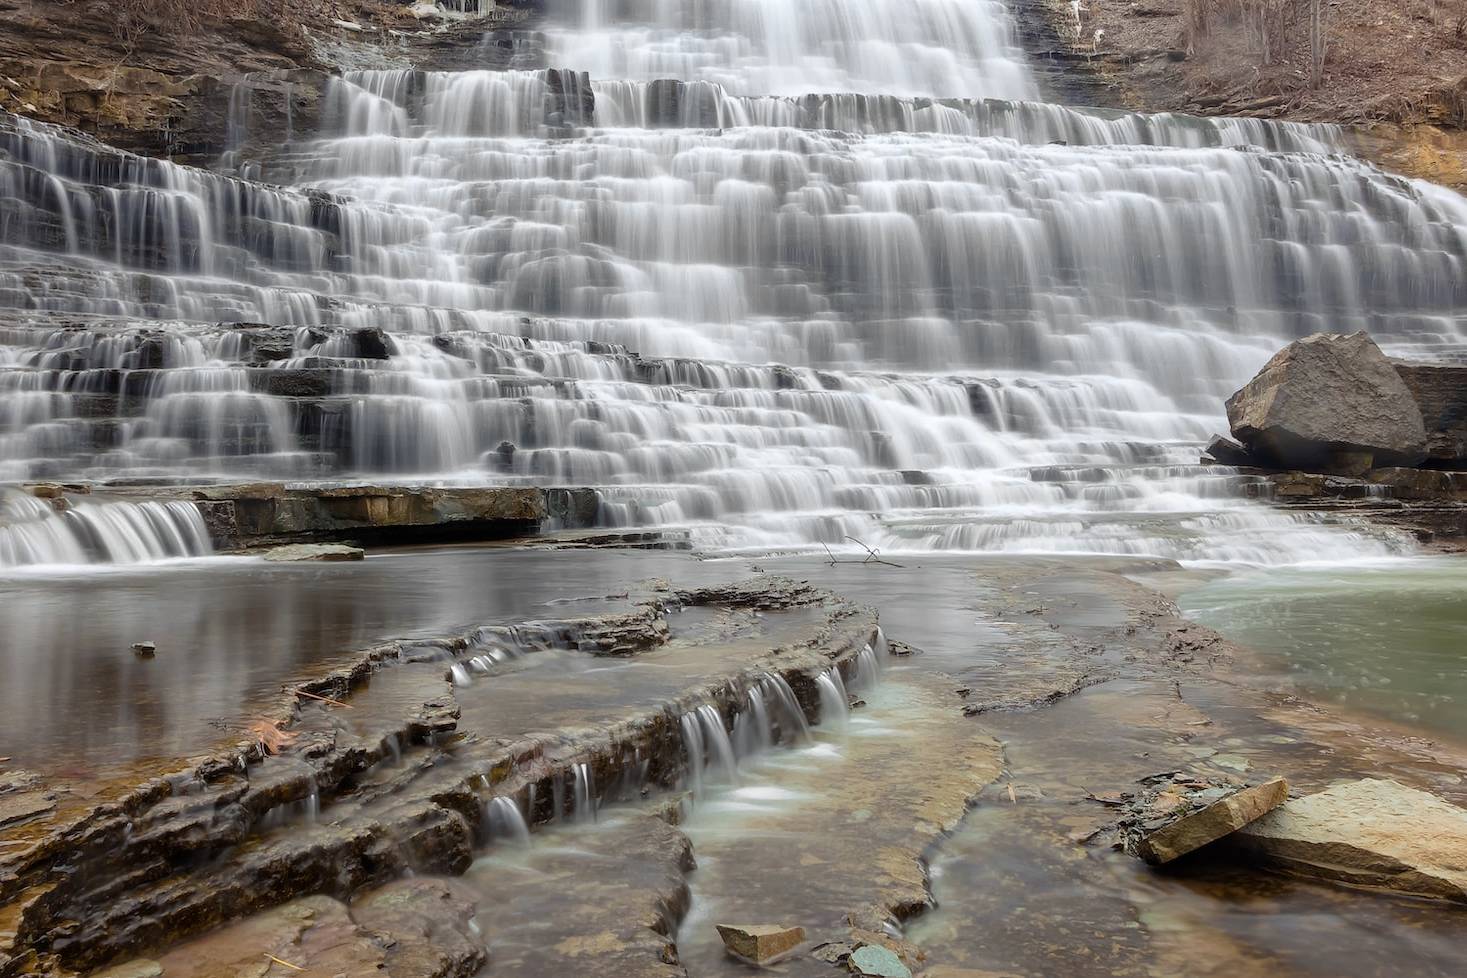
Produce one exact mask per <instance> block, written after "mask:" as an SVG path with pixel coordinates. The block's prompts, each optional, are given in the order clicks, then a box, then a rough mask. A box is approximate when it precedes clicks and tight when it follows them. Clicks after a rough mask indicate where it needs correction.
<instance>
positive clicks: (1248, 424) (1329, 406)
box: [1227, 332, 1427, 476]
mask: <svg viewBox="0 0 1467 978" xmlns="http://www.w3.org/2000/svg"><path fill="white" fill-rule="evenodd" d="M1227 411H1228V423H1229V424H1230V425H1231V426H1232V431H1233V435H1234V437H1236V438H1237V439H1238V440H1239V441H1240V442H1242V443H1243V444H1244V445H1245V446H1247V448H1248V452H1249V454H1250V455H1251V456H1253V457H1254V458H1256V459H1258V460H1259V461H1260V462H1261V463H1263V464H1265V465H1271V466H1275V467H1279V468H1291V469H1306V470H1309V471H1321V472H1334V473H1339V474H1342V475H1351V476H1358V475H1362V474H1364V473H1365V472H1367V471H1369V470H1370V469H1371V468H1373V467H1375V466H1376V465H1407V466H1410V465H1416V464H1417V463H1419V462H1421V461H1422V460H1423V459H1425V458H1426V449H1427V444H1426V427H1425V425H1424V423H1423V421H1422V416H1421V409H1420V408H1419V407H1417V405H1416V400H1415V398H1414V397H1413V396H1412V393H1411V389H1410V388H1409V387H1407V385H1406V383H1405V381H1403V380H1402V379H1401V376H1400V374H1398V373H1397V372H1396V368H1395V366H1394V365H1393V364H1392V363H1391V361H1390V360H1389V359H1387V358H1386V356H1385V354H1383V353H1382V352H1381V351H1380V347H1378V346H1376V345H1375V342H1374V341H1373V340H1372V339H1371V338H1370V337H1369V336H1368V335H1367V334H1365V333H1364V332H1360V333H1352V334H1349V335H1343V334H1338V333H1316V334H1314V335H1313V336H1307V337H1305V338H1304V339H1302V340H1296V341H1295V342H1293V343H1290V344H1289V345H1288V346H1286V347H1284V348H1283V349H1282V350H1280V351H1279V352H1278V353H1277V354H1275V355H1274V357H1273V359H1272V360H1270V361H1269V362H1268V363H1267V364H1266V365H1265V366H1264V368H1263V369H1262V370H1261V371H1259V373H1258V376H1256V377H1254V378H1253V379H1252V380H1251V381H1249V382H1248V384H1247V385H1246V386H1244V387H1243V389H1242V390H1240V391H1238V392H1237V393H1235V394H1234V395H1233V396H1232V397H1230V398H1228V402H1227Z"/></svg>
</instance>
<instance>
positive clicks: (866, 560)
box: [820, 534, 903, 567]
mask: <svg viewBox="0 0 1467 978" xmlns="http://www.w3.org/2000/svg"><path fill="white" fill-rule="evenodd" d="M846 539H847V540H849V541H851V542H852V543H854V544H855V545H856V546H858V547H860V548H861V549H862V550H865V551H866V556H865V557H863V558H861V559H860V560H841V559H840V558H838V557H836V555H835V554H833V553H831V552H830V548H829V547H827V546H826V545H825V544H823V543H822V544H821V545H820V546H821V547H823V548H824V549H825V556H827V557H829V558H830V561H829V563H831V564H885V565H886V566H887V567H901V566H903V565H901V564H898V563H896V562H894V561H890V560H886V559H885V558H883V557H882V556H881V551H880V550H876V549H874V548H872V547H868V546H866V544H865V543H863V542H862V541H860V540H857V539H856V538H855V537H853V536H851V535H850V534H847V535H846Z"/></svg>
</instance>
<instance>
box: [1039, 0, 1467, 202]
mask: <svg viewBox="0 0 1467 978" xmlns="http://www.w3.org/2000/svg"><path fill="white" fill-rule="evenodd" d="M1010 3H1011V5H1012V6H1013V7H1014V8H1015V9H1016V12H1017V13H1018V14H1019V17H1020V19H1021V21H1023V22H1026V23H1029V24H1040V25H1043V27H1035V28H1031V30H1034V31H1036V32H1040V33H1042V32H1043V30H1045V29H1047V30H1048V31H1049V32H1050V34H1051V35H1052V37H1053V39H1054V40H1055V41H1056V42H1057V44H1058V47H1057V48H1055V49H1053V50H1052V52H1051V53H1050V56H1051V57H1053V58H1056V59H1059V60H1067V61H1069V62H1070V63H1071V65H1072V67H1073V70H1074V71H1076V72H1080V73H1087V74H1089V75H1091V76H1092V77H1093V78H1094V81H1093V82H1092V83H1091V85H1090V90H1091V91H1093V92H1095V93H1096V94H1097V97H1098V99H1099V100H1100V104H1104V105H1108V106H1112V107H1116V108H1127V109H1133V110H1137V111H1143V112H1188V113H1193V114H1196V115H1251V116H1259V117H1263V118H1270V119H1292V120H1296V121H1300V122H1333V123H1340V124H1342V125H1345V126H1347V127H1348V128H1349V135H1350V137H1351V139H1352V141H1353V142H1354V144H1355V150H1356V151H1357V152H1358V153H1360V154H1361V155H1362V156H1365V157H1367V158H1370V159H1372V160H1375V161H1376V162H1377V163H1379V164H1381V165H1382V166H1385V167H1386V168H1388V169H1392V170H1396V171H1399V172H1402V173H1405V174H1407V175H1409V176H1415V177H1421V178H1424V179H1428V180H1432V181H1434V182H1437V183H1442V184H1445V185H1447V186H1452V187H1456V188H1458V189H1464V188H1467V164H1464V162H1463V161H1464V158H1467V155H1464V154H1467V4H1463V3H1461V2H1443V0H1401V2H1398V3H1379V2H1376V0H1333V2H1330V3H1328V4H1327V5H1326V8H1325V9H1326V10H1327V13H1328V19H1327V21H1326V33H1325V37H1326V39H1327V41H1328V44H1327V47H1326V55H1325V59H1324V66H1323V78H1322V80H1321V81H1320V82H1319V83H1318V84H1311V83H1310V77H1309V76H1310V58H1309V51H1308V45H1307V30H1306V27H1307V25H1305V24H1302V23H1300V22H1299V21H1298V20H1297V19H1295V20H1293V21H1289V22H1288V23H1287V25H1286V26H1283V27H1275V28H1274V29H1273V31H1272V33H1271V35H1270V40H1269V44H1270V51H1269V53H1268V55H1267V57H1265V56H1264V55H1263V53H1262V46H1261V41H1260V39H1259V35H1258V33H1257V29H1256V27H1254V26H1252V25H1250V24H1248V23H1244V22H1239V21H1234V20H1230V19H1228V17H1227V16H1225V15H1224V14H1225V12H1226V10H1227V9H1229V8H1230V7H1232V6H1233V5H1230V4H1224V3H1218V2H1216V0H1137V2H1126V3H1120V2H1110V0H1083V2H1081V3H1079V4H1078V5H1077V4H1074V3H1072V2H1070V0H1010ZM1273 4H1274V6H1275V7H1276V8H1278V9H1280V10H1284V9H1294V8H1296V11H1297V12H1302V11H1303V10H1304V9H1305V6H1304V5H1303V4H1302V3H1301V4H1295V5H1294V8H1290V4H1289V3H1288V2H1287V0H1273ZM1077 7H1078V12H1077V9H1076V8H1077ZM1200 9H1206V10H1207V11H1209V12H1210V13H1211V16H1210V19H1209V22H1208V24H1207V27H1206V30H1205V31H1202V32H1200V33H1199V31H1198V29H1197V28H1196V27H1195V26H1192V27H1189V24H1190V23H1195V22H1194V21H1193V19H1192V18H1194V17H1195V12H1196V11H1198V10H1200Z"/></svg>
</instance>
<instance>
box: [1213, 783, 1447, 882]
mask: <svg viewBox="0 0 1467 978" xmlns="http://www.w3.org/2000/svg"><path fill="white" fill-rule="evenodd" d="M1235 838H1236V839H1237V840H1238V841H1239V842H1240V843H1241V844H1242V845H1243V846H1244V847H1245V848H1246V849H1247V850H1248V851H1250V852H1252V853H1254V854H1255V855H1257V856H1259V857H1262V858H1263V859H1265V860H1267V861H1268V862H1270V863H1272V864H1274V865H1276V866H1279V867H1281V868H1283V869H1286V870H1288V871H1290V872H1294V873H1297V874H1299V875H1303V876H1312V877H1317V878H1321V879H1328V880H1337V881H1340V882H1344V883H1352V884H1357V885H1361V886H1373V887H1381V888H1384V889H1389V890H1399V891H1401V892H1403V893H1411V894H1415V895H1418V896H1428V897H1440V898H1444V899H1448V900H1455V901H1459V902H1467V810H1464V809H1461V808H1458V807H1457V806H1456V805H1451V804H1448V803H1447V802H1445V801H1443V800H1442V799H1440V798H1438V797H1436V796H1435V795H1432V794H1428V793H1427V792H1425V791H1417V790H1416V789H1414V788H1407V787H1405V786H1404V785H1401V784H1397V783H1396V782H1394V781H1385V780H1377V779H1367V780H1364V781H1355V782H1351V783H1349V784H1342V785H1336V786H1335V787H1333V788H1330V789H1328V790H1326V791H1321V792H1319V793H1317V794H1313V795H1307V796H1305V797H1303V798H1296V799H1294V800H1293V801H1290V802H1288V803H1287V804H1285V805H1283V806H1281V807H1279V808H1278V809H1277V810H1276V811H1274V812H1272V813H1270V814H1269V815H1267V816H1265V817H1263V818H1261V819H1259V820H1258V821H1256V822H1254V823H1253V824H1251V825H1249V826H1248V827H1247V828H1245V829H1243V830H1242V831H1240V832H1239V833H1238V834H1237V836H1236V837H1235Z"/></svg>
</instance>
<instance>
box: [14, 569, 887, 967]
mask: <svg viewBox="0 0 1467 978" xmlns="http://www.w3.org/2000/svg"><path fill="white" fill-rule="evenodd" d="M773 587H774V589H775V590H776V591H778V592H781V593H783V592H788V591H791V590H798V588H796V587H795V585H793V584H790V583H788V582H775V583H774V585H773ZM813 594H814V592H809V594H808V595H807V596H809V597H810V601H809V602H808V605H807V607H808V608H809V609H811V610H810V611H807V612H805V611H802V612H800V613H799V616H798V617H797V618H795V619H791V620H790V622H789V623H788V624H787V625H785V626H784V627H780V628H778V629H775V630H771V632H770V634H771V636H774V635H777V636H778V638H777V639H775V640H773V641H767V640H766V639H764V638H762V637H761V632H762V631H764V630H765V629H766V627H768V626H764V625H761V626H760V627H759V628H757V629H755V630H753V631H748V632H747V634H742V633H741V632H740V629H743V630H745V631H747V630H748V628H749V625H748V624H747V623H741V622H743V620H742V619H739V618H737V617H735V618H733V619H730V620H729V621H728V623H727V624H726V625H721V624H720V623H719V621H721V619H720V620H716V621H714V622H712V623H711V624H710V625H709V626H708V627H710V628H713V629H714V631H715V634H716V633H717V629H719V628H728V629H731V630H730V631H728V632H726V634H725V641H729V642H732V643H733V644H732V645H731V647H730V648H729V651H728V652H727V653H726V654H725V657H724V659H723V661H722V664H721V665H719V666H717V667H713V666H712V665H711V664H704V662H703V660H704V655H703V652H702V650H703V649H704V648H706V647H707V643H708V642H709V641H710V640H711V639H712V635H710V636H708V637H701V638H700V637H696V636H694V637H690V639H689V640H685V641H684V643H683V645H682V646H681V647H679V648H677V649H669V651H667V652H665V653H663V655H664V659H663V663H662V665H663V667H664V669H665V668H667V667H669V666H673V667H674V671H673V672H671V673H668V674H667V675H668V680H667V682H666V684H665V685H666V692H665V693H664V694H660V695H657V694H654V695H652V696H650V697H648V698H640V697H636V698H630V699H627V698H623V699H622V700H620V701H619V700H618V699H617V697H616V696H615V695H609V696H608V702H607V703H606V704H605V705H604V706H603V707H602V708H601V712H600V713H599V714H597V715H596V717H595V718H594V719H593V717H592V716H591V715H589V714H579V715H578V714H577V713H576V712H575V709H574V706H573V705H572V700H574V699H575V697H574V696H572V695H570V694H569V693H567V695H566V696H564V697H562V699H561V700H560V701H556V700H554V699H551V700H544V701H543V702H542V704H541V705H540V706H539V707H535V706H534V705H533V702H532V701H524V700H521V699H519V694H518V693H517V692H515V691H514V689H513V688H511V687H508V686H506V688H505V690H504V695H503V696H502V697H498V698H496V697H494V696H493V695H492V694H493V692H494V690H495V688H496V687H497V686H499V685H501V684H504V683H508V681H509V679H510V678H511V677H513V676H514V675H515V673H513V672H507V673H503V674H502V675H501V676H498V677H496V676H495V675H492V674H489V675H486V678H485V679H484V681H483V682H482V686H481V688H482V689H483V690H484V691H485V692H486V693H489V694H491V701H493V702H500V701H502V702H504V703H506V704H507V703H511V702H514V703H516V706H517V708H518V709H519V710H520V711H521V712H520V713H515V712H511V711H506V710H504V709H502V708H494V709H492V710H491V712H490V713H488V714H480V713H478V712H475V711H476V710H477V709H478V707H477V706H475V707H474V709H473V710H470V711H468V713H467V719H471V720H474V721H476V723H475V724H474V725H471V726H468V727H467V731H464V730H463V729H462V727H463V725H462V724H461V723H460V709H459V705H458V704H457V703H455V697H454V696H452V695H449V690H450V688H451V687H450V685H449V682H448V681H447V677H446V676H445V675H444V665H443V663H444V662H454V661H455V660H462V661H466V662H467V661H471V660H473V659H474V658H475V653H476V650H478V649H482V648H489V647H493V646H494V643H496V642H497V641H502V640H503V638H504V637H505V636H506V635H507V634H508V633H496V632H494V630H492V629H490V630H488V631H485V630H483V629H480V630H477V631H475V632H474V633H472V634H471V635H470V636H467V637H461V638H458V639H455V640H445V641H442V642H437V643H415V644H409V645H402V644H399V645H395V646H388V647H384V648H381V649H374V650H369V651H368V652H366V653H364V654H363V655H362V657H361V658H360V659H359V660H358V662H357V663H356V664H355V665H353V666H350V667H346V668H344V669H342V670H338V671H337V672H336V673H335V674H333V675H331V676H328V677H323V678H322V679H320V680H318V681H316V682H315V683H312V684H308V685H303V686H301V687H298V689H300V690H301V692H299V693H297V694H296V696H297V697H300V699H299V701H298V703H297V704H296V705H295V706H293V707H292V708H290V709H288V710H286V711H285V712H283V713H282V714H280V715H279V716H277V717H276V718H274V719H272V720H268V721H266V722H265V723H266V725H265V727H263V728H262V732H261V733H260V734H259V738H260V739H259V740H258V741H257V742H256V743H253V744H251V745H249V746H248V747H246V748H245V749H244V750H243V751H240V752H231V753H227V754H224V755H221V756H218V757H215V758H211V759H209V760H208V761H206V762H205V763H203V764H202V765H199V766H198V767H196V768H194V769H193V770H191V771H186V772H180V774H179V775H176V776H174V777H173V778H171V779H170V780H166V781H165V780H162V779H160V780H158V781H155V782H151V783H149V784H146V785H143V786H140V787H138V788H136V789H133V790H132V792H131V794H130V795H129V796H127V798H126V800H125V801H124V802H123V803H122V804H120V805H117V804H113V805H109V806H103V807H100V808H95V809H91V810H85V809H84V810H83V814H82V815H81V816H80V817H75V816H73V820H72V821H70V822H64V823H62V824H60V825H47V826H43V827H42V828H41V829H40V831H38V832H37V833H36V834H35V835H33V836H32V837H31V839H30V840H29V841H28V844H25V845H24V847H23V848H21V849H20V850H19V852H16V851H15V850H12V849H7V850H5V852H3V853H0V900H3V901H5V902H6V903H8V904H9V905H10V907H11V908H12V910H14V911H18V914H19V918H18V926H17V927H16V929H15V931H14V932H13V934H12V935H11V937H10V942H11V945H10V946H11V948H12V949H15V948H19V947H26V948H28V949H30V950H31V951H32V952H33V953H35V954H38V955H41V956H43V957H44V959H46V960H54V961H60V962H65V964H66V966H68V967H72V968H78V967H81V968H85V967H93V966H96V965H99V964H104V963H106V962H107V961H109V960H112V959H115V958H117V957H119V956H121V955H122V954H123V953H125V952H126V951H128V950H131V949H144V948H150V947H155V946H158V945H159V944H162V943H165V942H166V941H168V940H171V939H174V938H176V937H178V936H181V935H184V934H187V933H190V932H193V931H197V930H199V929H201V928H207V927H210V926H217V925H219V924H222V923H224V922H225V921H227V920H230V919H234V918H237V917H239V916H240V915H241V914H247V913H251V912H254V911H257V910H263V909H266V908H269V907H272V906H275V905H278V904H281V903H284V902H287V901H289V900H290V899H292V898H294V897H296V896H299V895H301V894H305V893H312V892H323V891H324V892H326V893H329V894H333V895H337V896H338V897H345V896H348V895H350V894H351V893H353V892H355V891H357V890H359V889H361V888H363V887H367V886H371V885H374V884H381V883H385V882H388V881H390V880H391V879H393V878H395V877H398V876H401V875H403V874H406V873H450V874H458V873H462V872H464V871H465V870H466V869H467V868H468V867H469V865H470V863H471V861H472V858H473V849H474V845H475V839H476V835H478V834H480V833H482V832H483V831H484V822H485V809H484V807H483V803H482V802H481V801H480V800H479V799H478V798H477V792H478V791H480V790H483V789H485V788H488V787H489V786H490V785H491V784H494V785H495V786H496V788H497V790H498V791H500V792H507V793H510V794H511V795H513V794H518V793H523V792H525V791H527V790H528V791H533V790H535V789H534V787H532V786H538V787H539V788H540V791H541V794H540V795H539V797H541V798H543V799H544V800H545V801H546V803H547V806H546V807H545V808H544V809H539V810H537V809H535V808H534V807H531V808H530V809H529V815H530V818H531V820H532V821H540V820H545V819H550V818H557V817H559V815H560V814H561V813H560V812H559V811H558V810H557V809H556V808H553V807H550V806H549V805H548V803H549V801H550V800H551V799H552V796H554V797H557V798H558V797H559V792H560V787H559V785H562V784H563V783H564V779H565V778H566V777H568V776H569V772H571V771H572V770H573V769H585V770H587V771H588V781H587V783H588V785H589V783H590V782H589V773H590V772H594V773H595V774H596V775H597V780H598V782H599V783H602V784H608V785H610V784H613V783H614V779H613V774H614V772H617V771H620V770H622V769H623V767H624V765H626V764H627V763H628V761H629V760H630V758H631V757H632V756H633V755H637V756H640V757H643V758H646V759H647V761H648V762H650V763H651V767H650V768H647V767H645V766H644V767H642V768H636V767H633V768H632V770H634V771H636V770H640V771H641V772H642V773H641V776H642V777H647V778H650V779H652V781H653V783H663V784H667V785H670V784H671V783H673V782H675V780H676V779H677V778H678V777H679V776H680V771H681V768H682V764H683V760H682V757H681V753H680V751H681V742H680V740H679V739H677V738H676V737H669V736H668V733H669V724H668V711H669V710H676V709H688V708H689V706H687V705H684V704H697V703H710V702H711V703H715V704H718V703H722V704H724V708H725V709H727V708H728V706H729V705H731V704H734V703H738V702H741V701H742V697H743V695H744V689H745V688H746V687H747V684H748V683H750V682H751V681H754V680H755V679H757V678H758V677H762V676H767V675H768V674H769V671H770V670H780V671H784V672H786V674H787V676H788V677H789V681H790V682H792V683H793V685H794V687H795V688H797V689H800V690H804V691H805V692H804V694H803V695H804V696H805V697H807V702H809V704H810V705H809V707H808V708H809V709H810V710H811V711H812V712H813V711H814V709H815V697H814V693H813V681H812V680H811V679H810V678H808V677H806V676H805V675H804V673H805V672H806V671H810V670H818V669H825V668H829V667H830V664H831V662H832V661H834V662H836V663H837V664H839V663H842V662H845V661H847V660H850V659H852V658H853V657H854V655H855V653H856V652H857V651H858V649H859V648H861V646H862V645H863V644H865V643H867V642H868V641H869V640H870V636H871V633H872V630H873V629H874V627H875V626H874V616H872V615H871V613H870V612H867V611H863V610H861V609H858V608H856V607H853V606H851V605H849V604H847V603H845V602H843V601H840V600H839V599H836V598H835V597H834V596H832V595H829V594H824V596H823V602H820V603H816V602H815V600H814V597H813ZM817 609H818V610H817ZM663 614H664V613H663V612H662V611H661V610H660V609H659V608H657V607H656V606H655V605H654V606H648V607H645V608H644V609H642V610H641V611H638V612H636V613H633V614H632V615H630V616H622V617H617V616H612V618H610V619H607V620H598V619H572V620H567V621H565V622H563V623H559V624H555V623H538V624H534V625H533V626H525V627H526V628H528V632H525V633H523V634H521V635H520V637H521V639H522V640H523V639H525V638H533V640H534V641H535V642H540V643H543V644H542V645H541V647H542V648H546V649H554V648H560V649H565V650H567V651H566V652H565V653H561V654H574V655H581V654H583V653H584V652H586V651H590V652H593V653H600V652H603V651H604V652H609V653H611V654H622V653H623V651H624V650H628V649H630V648H632V647H637V648H645V647H661V646H664V645H666V637H667V636H666V630H667V623H666V621H665V620H664V618H663ZM536 636H538V637H536ZM533 648H534V646H533V645H531V646H530V649H531V651H533ZM537 654H538V655H544V656H553V655H555V654H557V653H555V652H553V651H545V652H539V653H537ZM487 672H488V673H493V669H492V667H488V668H487ZM588 675H594V673H590V674H588ZM684 675H685V677H686V678H683V679H681V680H679V678H677V677H680V676H684ZM496 679H498V682H496ZM368 680H370V683H369V682H368ZM684 683H686V684H687V685H683V684H684ZM308 686H309V688H308ZM526 688H527V689H528V688H530V687H526ZM602 688H603V690H605V691H606V692H607V693H608V694H610V693H611V690H610V689H607V688H606V687H604V685H603V686H602ZM354 692H355V695H352V694H353V693H354ZM471 692H472V693H474V698H472V699H470V700H469V701H468V702H469V703H470V704H477V703H478V702H479V701H480V698H481V697H480V694H479V693H478V692H477V691H476V690H465V691H463V692H461V693H460V694H459V695H460V696H463V695H467V694H469V693H471ZM347 697H350V698H351V700H352V702H351V703H344V702H343V700H345V699H346V698H347ZM562 704H563V705H562ZM344 707H355V709H353V710H350V711H348V710H346V709H345V708H344ZM804 708H805V707H803V706H802V707H801V709H804ZM557 709H561V710H565V711H567V712H566V713H565V714H564V716H563V718H562V719H561V721H560V722H556V721H555V710H557ZM527 710H533V711H534V715H535V716H536V718H537V719H538V721H539V723H540V724H541V725H540V726H539V727H535V726H531V727H524V726H519V727H516V724H517V723H520V722H522V721H521V720H516V719H515V718H516V717H517V716H524V717H528V716H530V715H531V714H530V713H528V712H525V711H527ZM359 711H360V712H362V716H361V718H360V719H359V718H358V717H357V714H358V712H359ZM486 717H493V718H494V720H493V723H492V724H490V725H485V724H484V723H482V722H477V721H481V720H483V719H485V718H486ZM671 729H672V730H676V724H675V723H674V724H671ZM456 731H459V732H458V734H457V736H455V732H456ZM500 731H502V733H501V732H500ZM567 734H570V736H569V737H567ZM552 785H555V786H556V787H554V790H553V791H552ZM245 843H247V844H245Z"/></svg>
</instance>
